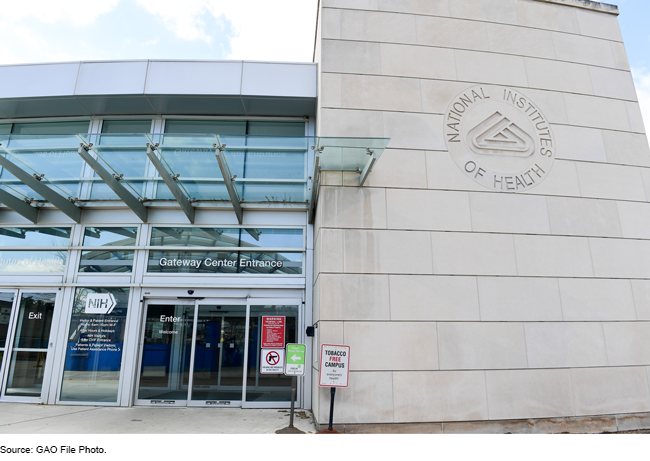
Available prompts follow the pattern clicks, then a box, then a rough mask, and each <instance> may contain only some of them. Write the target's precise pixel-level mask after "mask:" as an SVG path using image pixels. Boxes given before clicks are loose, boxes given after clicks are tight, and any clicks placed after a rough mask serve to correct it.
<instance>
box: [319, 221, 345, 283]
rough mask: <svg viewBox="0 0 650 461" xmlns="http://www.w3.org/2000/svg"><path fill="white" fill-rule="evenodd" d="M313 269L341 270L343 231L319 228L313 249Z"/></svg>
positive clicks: (321, 270) (324, 270) (320, 270)
mask: <svg viewBox="0 0 650 461" xmlns="http://www.w3.org/2000/svg"><path fill="white" fill-rule="evenodd" d="M314 271H315V272H316V273H321V272H343V231H342V230H340V229H321V230H320V232H319V236H318V242H316V248H315V251H314Z"/></svg>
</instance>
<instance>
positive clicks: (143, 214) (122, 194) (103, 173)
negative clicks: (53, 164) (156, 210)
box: [78, 144, 148, 223]
mask: <svg viewBox="0 0 650 461" xmlns="http://www.w3.org/2000/svg"><path fill="white" fill-rule="evenodd" d="M92 146H93V145H92V144H89V145H86V144H80V145H79V151H78V152H79V155H80V156H81V158H82V159H84V161H85V162H86V163H87V164H88V165H90V168H92V169H93V170H95V173H97V174H98V175H99V177H100V178H102V179H103V180H104V182H105V183H106V185H107V186H108V187H110V188H111V189H112V190H113V192H115V193H116V194H117V196H118V197H119V198H121V199H122V201H123V202H124V203H125V204H126V206H128V207H129V208H131V210H132V211H133V212H134V213H135V214H136V215H138V218H140V219H141V220H142V222H145V223H146V222H147V215H148V210H147V207H145V206H144V205H143V204H142V202H140V200H138V198H137V197H134V196H133V194H131V193H130V192H129V191H128V189H127V188H126V187H124V186H123V185H122V184H120V179H119V176H115V175H113V174H112V173H110V172H109V171H108V170H107V169H106V168H104V167H103V166H102V165H101V164H100V163H99V162H98V161H97V159H95V158H94V157H93V156H92V155H90V149H91V148H92Z"/></svg>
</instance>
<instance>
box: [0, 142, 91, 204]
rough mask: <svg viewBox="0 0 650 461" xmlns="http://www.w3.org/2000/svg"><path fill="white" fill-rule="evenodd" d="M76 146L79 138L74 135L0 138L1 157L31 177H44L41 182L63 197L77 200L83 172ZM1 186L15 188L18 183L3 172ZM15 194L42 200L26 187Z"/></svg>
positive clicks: (7, 173)
mask: <svg viewBox="0 0 650 461" xmlns="http://www.w3.org/2000/svg"><path fill="white" fill-rule="evenodd" d="M79 143H80V140H79V137H78V136H77V135H74V134H68V135H30V134H11V135H0V144H1V145H2V146H1V147H0V155H4V156H5V157H6V158H7V159H8V160H9V161H11V162H12V163H14V164H16V165H17V166H18V167H20V168H21V169H23V170H24V171H25V172H27V173H29V174H30V175H31V174H36V175H37V176H40V175H44V177H43V178H42V179H41V182H43V184H46V185H48V186H49V187H51V188H52V189H53V190H54V191H55V192H58V193H59V194H61V195H63V196H64V197H78V196H79V185H80V183H81V180H82V179H81V176H82V173H83V168H84V161H83V159H82V158H81V157H80V156H79V154H78V153H77V151H78V149H79ZM0 183H2V184H6V185H8V186H9V185H18V183H20V181H19V180H18V179H17V178H16V177H15V176H14V175H12V174H11V173H9V172H8V171H6V170H4V169H3V171H2V173H0ZM21 184H22V183H21ZM25 188H26V189H25ZM17 190H20V191H21V192H22V193H23V194H24V195H26V196H29V197H34V198H37V199H42V198H41V197H35V196H34V195H35V194H34V192H32V191H31V189H30V188H28V187H27V186H24V185H23V186H20V185H18V188H17Z"/></svg>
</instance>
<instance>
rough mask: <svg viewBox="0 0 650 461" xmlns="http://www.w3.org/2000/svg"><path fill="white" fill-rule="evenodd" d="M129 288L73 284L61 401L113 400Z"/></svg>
mask: <svg viewBox="0 0 650 461" xmlns="http://www.w3.org/2000/svg"><path fill="white" fill-rule="evenodd" d="M128 302H129V288H77V291H76V293H75V299H74V304H73V306H72V317H71V319H70V329H69V332H68V345H67V351H66V357H65V366H64V371H63V383H62V385H61V397H60V400H61V401H65V402H117V395H118V388H119V382H120V371H121V368H122V350H123V349H124V346H123V344H124V331H125V329H126V314H127V307H128Z"/></svg>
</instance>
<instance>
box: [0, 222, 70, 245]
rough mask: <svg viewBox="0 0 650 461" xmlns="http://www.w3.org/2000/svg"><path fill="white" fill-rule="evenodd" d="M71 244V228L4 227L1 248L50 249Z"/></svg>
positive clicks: (0, 229)
mask: <svg viewBox="0 0 650 461" xmlns="http://www.w3.org/2000/svg"><path fill="white" fill-rule="evenodd" d="M69 243H70V228H69V227H40V228H39V227H3V228H0V246H21V247H23V246H24V247H50V246H67V245H68V244H69Z"/></svg>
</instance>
